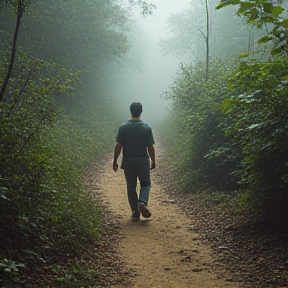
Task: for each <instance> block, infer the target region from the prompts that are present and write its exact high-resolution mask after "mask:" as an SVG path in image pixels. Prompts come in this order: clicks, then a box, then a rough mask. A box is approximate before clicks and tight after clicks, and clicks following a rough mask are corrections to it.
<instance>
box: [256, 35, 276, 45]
mask: <svg viewBox="0 0 288 288" xmlns="http://www.w3.org/2000/svg"><path fill="white" fill-rule="evenodd" d="M272 39H273V38H272V37H271V36H264V37H262V38H260V39H259V40H258V41H257V43H258V44H262V43H266V42H268V41H270V40H272Z"/></svg>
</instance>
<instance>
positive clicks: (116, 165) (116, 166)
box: [113, 142, 122, 172]
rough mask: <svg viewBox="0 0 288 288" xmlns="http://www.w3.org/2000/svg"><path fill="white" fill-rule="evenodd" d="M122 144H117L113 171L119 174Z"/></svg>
mask: <svg viewBox="0 0 288 288" xmlns="http://www.w3.org/2000/svg"><path fill="white" fill-rule="evenodd" d="M121 149H122V144H121V142H116V145H115V148H114V160H113V170H114V171H115V172H117V170H118V164H117V159H118V157H119V155H120V153H121Z"/></svg>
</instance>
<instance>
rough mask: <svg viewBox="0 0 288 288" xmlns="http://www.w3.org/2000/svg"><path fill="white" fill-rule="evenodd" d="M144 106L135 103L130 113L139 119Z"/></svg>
mask: <svg viewBox="0 0 288 288" xmlns="http://www.w3.org/2000/svg"><path fill="white" fill-rule="evenodd" d="M142 111H143V110H142V104H141V103H139V102H133V103H132V104H131V105H130V112H131V115H132V117H134V118H137V117H140V115H141V113H142Z"/></svg>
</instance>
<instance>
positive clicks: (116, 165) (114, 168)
mask: <svg viewBox="0 0 288 288" xmlns="http://www.w3.org/2000/svg"><path fill="white" fill-rule="evenodd" d="M113 170H114V171H115V172H117V170H118V164H117V162H113Z"/></svg>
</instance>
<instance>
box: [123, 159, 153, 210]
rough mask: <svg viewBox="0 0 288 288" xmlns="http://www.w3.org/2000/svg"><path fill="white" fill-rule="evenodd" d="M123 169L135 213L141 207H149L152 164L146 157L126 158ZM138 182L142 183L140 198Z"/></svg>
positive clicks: (128, 194)
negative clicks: (143, 205) (142, 205)
mask: <svg viewBox="0 0 288 288" xmlns="http://www.w3.org/2000/svg"><path fill="white" fill-rule="evenodd" d="M121 168H122V169H124V175H125V179H126V185H127V196H128V201H129V204H130V207H131V210H132V211H133V212H138V211H139V205H140V204H142V203H144V204H145V205H147V203H148V200H149V193H150V187H151V180H150V162H149V159H148V158H146V157H137V158H127V159H126V158H124V159H123V160H122V165H121ZM137 180H139V182H140V192H139V197H138V194H137V190H136V188H137Z"/></svg>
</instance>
